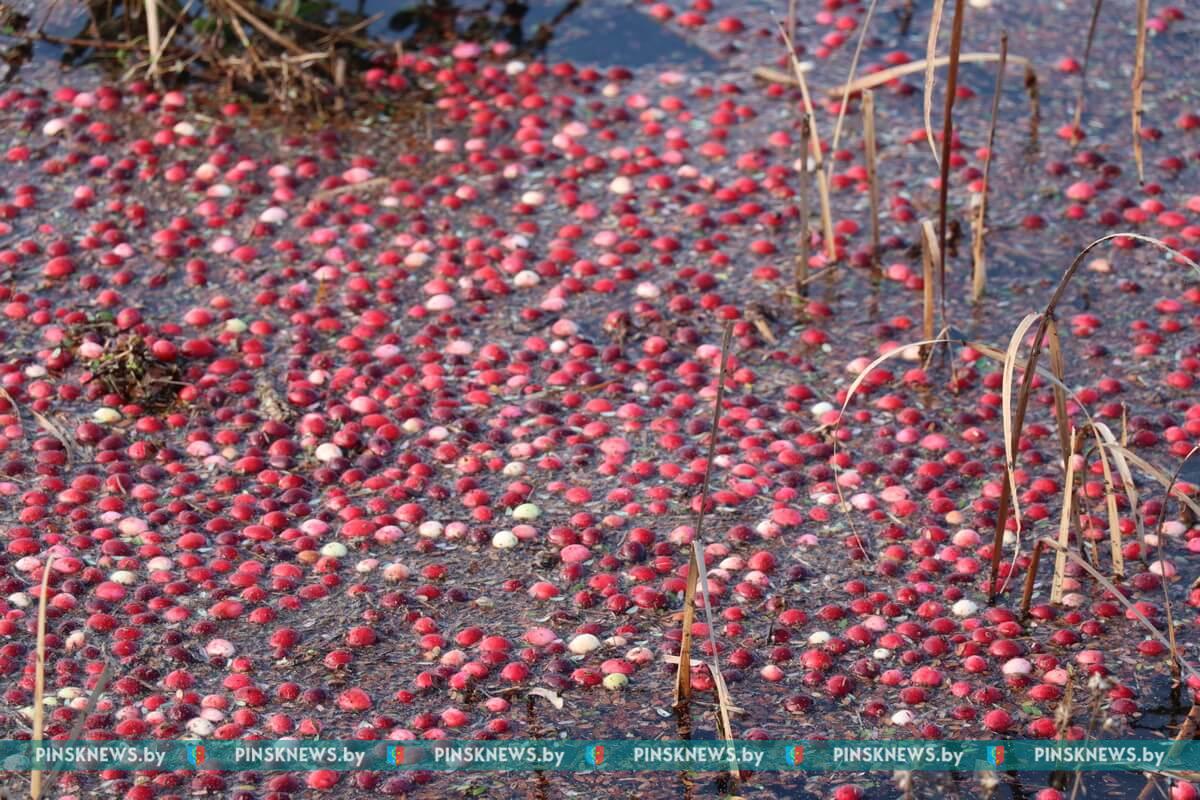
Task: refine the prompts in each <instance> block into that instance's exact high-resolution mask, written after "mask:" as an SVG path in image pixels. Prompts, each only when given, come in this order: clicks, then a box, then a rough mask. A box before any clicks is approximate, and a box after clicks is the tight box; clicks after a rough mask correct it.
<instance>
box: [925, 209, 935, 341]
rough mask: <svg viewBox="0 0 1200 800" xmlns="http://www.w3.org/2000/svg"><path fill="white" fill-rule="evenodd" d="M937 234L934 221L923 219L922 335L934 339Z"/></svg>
mask: <svg viewBox="0 0 1200 800" xmlns="http://www.w3.org/2000/svg"><path fill="white" fill-rule="evenodd" d="M938 249H939V248H938V243H937V234H936V233H935V232H934V230H933V223H932V222H930V221H929V220H927V219H926V220H921V276H922V280H923V281H924V284H923V286H922V287H921V288H922V295H921V309H922V316H921V336H922V338H924V339H929V340H932V339H933V338H934V335H933V304H934V297H933V287H934V280H933V267H934V265H935V264H936V263H937V262H938Z"/></svg>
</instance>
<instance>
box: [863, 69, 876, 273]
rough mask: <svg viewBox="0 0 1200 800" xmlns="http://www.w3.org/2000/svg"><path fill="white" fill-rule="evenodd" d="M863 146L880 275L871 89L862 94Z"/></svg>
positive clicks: (873, 261)
mask: <svg viewBox="0 0 1200 800" xmlns="http://www.w3.org/2000/svg"><path fill="white" fill-rule="evenodd" d="M862 115H863V148H864V149H865V151H866V154H865V155H866V159H867V195H868V198H869V200H870V204H871V269H872V270H873V274H874V276H875V277H876V278H878V277H879V171H878V168H877V165H876V161H877V158H878V152H877V150H876V143H875V93H874V92H872V91H871V90H870V89H867V90H866V91H864V92H863V95H862Z"/></svg>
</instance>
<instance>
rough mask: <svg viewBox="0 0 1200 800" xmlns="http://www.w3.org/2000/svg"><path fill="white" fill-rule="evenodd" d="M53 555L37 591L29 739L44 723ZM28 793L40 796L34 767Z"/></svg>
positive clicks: (35, 799)
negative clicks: (31, 720)
mask: <svg viewBox="0 0 1200 800" xmlns="http://www.w3.org/2000/svg"><path fill="white" fill-rule="evenodd" d="M53 560H54V557H53V556H52V555H50V554H47V555H46V563H44V564H42V587H41V590H40V591H39V593H38V611H37V645H36V649H35V651H34V656H35V659H36V660H35V661H34V672H33V733H32V735H31V737H30V738H31V739H32V740H33V741H35V742H40V741H42V734H43V731H44V730H45V724H46V595H48V594H49V593H50V568H51V563H52V562H53ZM29 794H30V796H31V797H32V798H33V800H39V798H40V797H41V796H42V771H41V770H39V769H34V770H32V771H31V772H30V773H29Z"/></svg>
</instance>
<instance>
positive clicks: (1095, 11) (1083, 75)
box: [1071, 0, 1104, 147]
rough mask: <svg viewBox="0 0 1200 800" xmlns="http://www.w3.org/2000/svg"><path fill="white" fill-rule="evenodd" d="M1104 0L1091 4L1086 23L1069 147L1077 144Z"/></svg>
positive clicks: (1080, 139) (1080, 138)
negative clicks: (1094, 41)
mask: <svg viewBox="0 0 1200 800" xmlns="http://www.w3.org/2000/svg"><path fill="white" fill-rule="evenodd" d="M1103 5H1104V0H1096V2H1095V3H1093V4H1092V21H1091V22H1090V23H1089V24H1088V34H1087V44H1086V45H1084V48H1083V66H1082V67H1081V68H1080V70H1079V94H1078V95H1077V96H1076V98H1075V119H1074V120H1073V121H1072V123H1071V147H1074V146H1075V145H1077V144H1079V142H1080V141H1082V137H1081V136H1080V135H1079V132H1080V130H1081V128H1080V126H1081V125H1082V124H1083V103H1084V100H1085V97H1086V95H1087V74H1088V63H1089V62H1090V61H1091V60H1092V40H1093V39H1095V38H1096V23H1097V22H1098V21H1099V20H1100V7H1101V6H1103Z"/></svg>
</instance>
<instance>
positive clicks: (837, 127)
mask: <svg viewBox="0 0 1200 800" xmlns="http://www.w3.org/2000/svg"><path fill="white" fill-rule="evenodd" d="M878 2H879V0H871V5H869V6H867V16H866V17H865V18H864V19H863V23H862V28H861V29H860V30H859V32H858V44H857V45H855V47H854V57H853V58H852V59H850V74H849V75H848V76H847V77H846V87H845V89H844V90H843V92H842V102H841V105H840V106H838V115H837V122H836V123H834V126H833V142H832V143H831V144H830V145H829V149H830V150H837V146H838V142H839V141H841V138H842V123H843V122H844V121H845V119H846V106H847V105H848V104H849V102H850V85H851V84H852V83H854V73H855V72H856V71H858V59H859V57H860V56H861V55H862V49H863V44H864V43H865V42H866V41H867V30H868V29H870V27H871V18H872V17H874V16H875V6H876V5H877V4H878ZM829 173H830V175H832V174H833V165H832V164H830V165H829Z"/></svg>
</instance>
